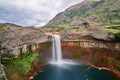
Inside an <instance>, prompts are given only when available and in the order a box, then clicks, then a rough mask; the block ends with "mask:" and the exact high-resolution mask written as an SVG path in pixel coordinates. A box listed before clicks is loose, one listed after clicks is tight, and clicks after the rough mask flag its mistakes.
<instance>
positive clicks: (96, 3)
mask: <svg viewBox="0 0 120 80" xmlns="http://www.w3.org/2000/svg"><path fill="white" fill-rule="evenodd" d="M119 5H120V0H84V1H83V2H81V3H78V4H76V5H73V6H71V7H69V8H67V9H66V10H65V11H63V12H60V13H58V14H57V15H56V16H55V17H54V18H53V19H52V20H50V21H49V22H48V24H46V25H45V26H44V27H58V26H59V27H76V26H81V25H82V24H83V23H84V22H88V23H89V24H90V25H91V26H96V25H99V26H101V25H110V24H115V25H116V24H120V7H119Z"/></svg>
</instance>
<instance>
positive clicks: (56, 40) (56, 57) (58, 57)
mask: <svg viewBox="0 0 120 80" xmlns="http://www.w3.org/2000/svg"><path fill="white" fill-rule="evenodd" d="M52 40H53V44H52V45H53V46H52V61H50V63H51V64H57V65H61V66H64V65H65V64H70V65H76V63H74V62H73V61H71V60H63V59H62V50H61V39H60V36H59V35H56V34H53V35H52ZM62 64H64V65H62Z"/></svg>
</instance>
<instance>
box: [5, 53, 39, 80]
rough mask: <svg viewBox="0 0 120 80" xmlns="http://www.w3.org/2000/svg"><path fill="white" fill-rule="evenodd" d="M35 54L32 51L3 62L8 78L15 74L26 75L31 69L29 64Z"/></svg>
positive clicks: (10, 78) (10, 79)
mask: <svg viewBox="0 0 120 80" xmlns="http://www.w3.org/2000/svg"><path fill="white" fill-rule="evenodd" d="M37 56H38V54H37V53H35V52H32V53H29V54H22V55H21V56H20V57H18V58H16V59H13V60H10V61H7V62H3V64H4V66H5V71H6V74H7V77H8V79H9V80H12V78H13V77H15V76H16V77H18V76H22V77H24V76H26V75H27V73H28V72H29V71H30V70H31V69H32V67H31V64H32V62H33V61H34V59H35V58H36V57H37Z"/></svg>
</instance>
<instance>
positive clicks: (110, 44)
mask: <svg viewBox="0 0 120 80" xmlns="http://www.w3.org/2000/svg"><path fill="white" fill-rule="evenodd" d="M66 45H69V46H79V47H83V48H106V49H110V50H120V42H114V41H97V40H82V41H70V40H69V41H62V46H66Z"/></svg>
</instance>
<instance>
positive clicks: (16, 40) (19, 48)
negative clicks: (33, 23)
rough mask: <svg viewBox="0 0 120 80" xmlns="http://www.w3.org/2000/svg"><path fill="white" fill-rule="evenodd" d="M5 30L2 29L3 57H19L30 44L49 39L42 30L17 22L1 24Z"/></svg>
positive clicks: (0, 41)
mask: <svg viewBox="0 0 120 80" xmlns="http://www.w3.org/2000/svg"><path fill="white" fill-rule="evenodd" d="M0 27H3V28H4V30H1V31H0V52H1V56H2V59H9V58H11V57H12V58H14V57H18V55H19V54H21V53H26V52H27V49H28V45H33V44H38V43H42V42H46V41H47V36H46V35H45V33H44V32H43V31H42V30H39V29H36V28H34V27H22V26H19V25H15V24H10V23H4V24H0Z"/></svg>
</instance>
